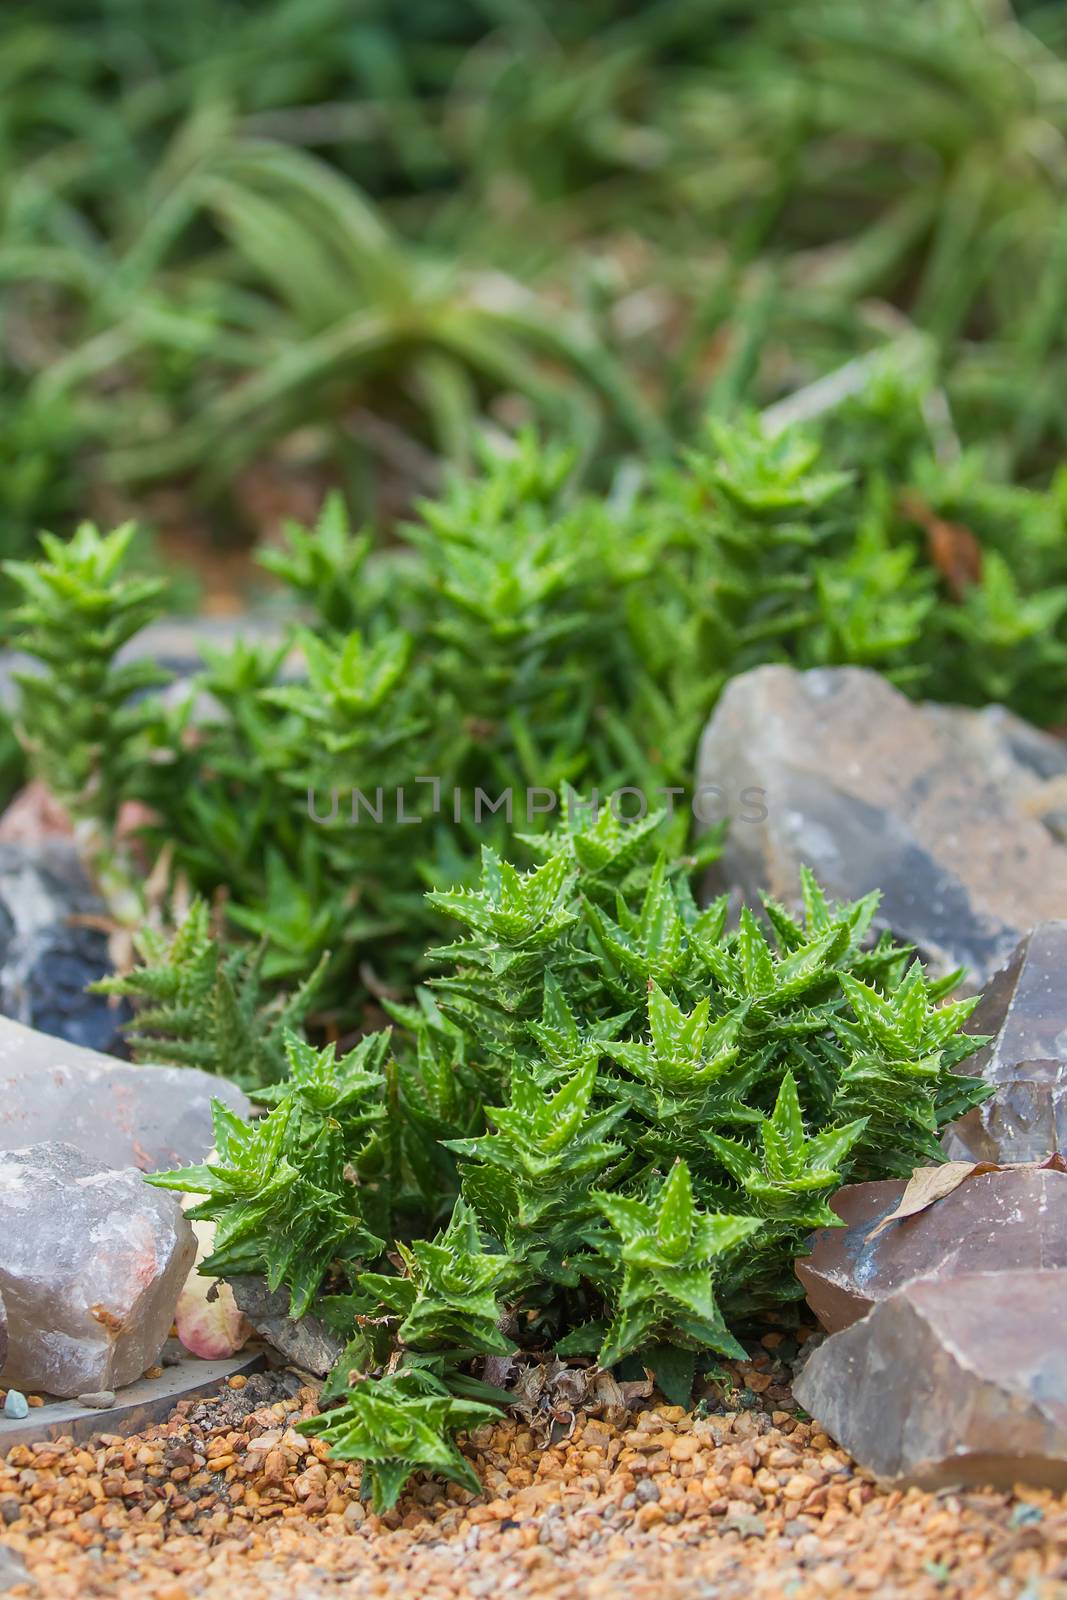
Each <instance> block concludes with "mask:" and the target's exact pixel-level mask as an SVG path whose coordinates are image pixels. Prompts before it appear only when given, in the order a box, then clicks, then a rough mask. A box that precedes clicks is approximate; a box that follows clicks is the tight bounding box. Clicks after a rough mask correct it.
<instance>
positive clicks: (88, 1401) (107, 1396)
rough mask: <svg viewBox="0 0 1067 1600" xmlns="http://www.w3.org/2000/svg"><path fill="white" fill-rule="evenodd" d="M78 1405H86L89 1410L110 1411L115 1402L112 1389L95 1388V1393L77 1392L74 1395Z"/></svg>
mask: <svg viewBox="0 0 1067 1600" xmlns="http://www.w3.org/2000/svg"><path fill="white" fill-rule="evenodd" d="M76 1399H77V1401H78V1404H79V1405H80V1406H88V1408H89V1410H90V1411H110V1410H111V1407H112V1406H113V1405H114V1404H115V1391H114V1389H97V1391H96V1392H95V1394H79V1395H77V1396H76Z"/></svg>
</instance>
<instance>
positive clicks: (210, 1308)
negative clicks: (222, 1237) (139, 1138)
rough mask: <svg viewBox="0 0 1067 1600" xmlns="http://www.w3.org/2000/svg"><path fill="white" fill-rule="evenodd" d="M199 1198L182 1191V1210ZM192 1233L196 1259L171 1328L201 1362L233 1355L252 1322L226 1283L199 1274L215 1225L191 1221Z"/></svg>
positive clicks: (211, 1248) (210, 1249) (212, 1242)
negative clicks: (239, 1306)
mask: <svg viewBox="0 0 1067 1600" xmlns="http://www.w3.org/2000/svg"><path fill="white" fill-rule="evenodd" d="M199 1198H200V1197H199V1195H192V1194H183V1195H182V1197H181V1205H182V1210H183V1211H186V1212H188V1211H189V1210H190V1209H191V1208H192V1207H193V1206H195V1205H196V1203H197V1201H198V1199H199ZM193 1234H194V1236H195V1238H196V1260H195V1262H194V1263H193V1269H192V1271H191V1272H190V1274H189V1276H188V1277H187V1278H186V1280H185V1284H184V1286H183V1288H182V1292H181V1294H180V1295H179V1296H178V1304H177V1305H176V1306H175V1308H174V1328H175V1331H176V1333H177V1335H178V1338H179V1339H180V1340H181V1342H182V1344H183V1345H184V1346H185V1348H186V1350H188V1351H190V1352H191V1353H192V1354H193V1355H194V1356H200V1357H201V1358H202V1360H204V1361H221V1360H223V1359H224V1358H225V1357H226V1356H232V1355H236V1353H237V1351H238V1350H240V1349H241V1347H242V1346H243V1345H245V1344H247V1343H248V1340H249V1339H250V1338H251V1336H252V1324H251V1323H250V1322H249V1321H248V1319H247V1317H245V1315H244V1313H243V1312H242V1311H241V1310H240V1309H239V1308H238V1305H237V1301H236V1300H235V1299H234V1297H233V1290H232V1289H231V1288H230V1285H229V1284H228V1283H226V1282H224V1281H223V1279H221V1278H212V1277H210V1276H208V1277H205V1276H203V1275H202V1274H201V1273H200V1270H199V1268H200V1264H201V1262H203V1261H206V1260H207V1258H208V1256H210V1255H211V1254H212V1253H213V1251H214V1249H215V1224H214V1223H213V1222H204V1221H199V1222H194V1223H193Z"/></svg>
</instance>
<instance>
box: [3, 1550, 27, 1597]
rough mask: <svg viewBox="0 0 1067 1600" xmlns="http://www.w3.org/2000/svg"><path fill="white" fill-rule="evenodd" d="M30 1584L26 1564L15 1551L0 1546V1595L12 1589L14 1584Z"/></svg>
mask: <svg viewBox="0 0 1067 1600" xmlns="http://www.w3.org/2000/svg"><path fill="white" fill-rule="evenodd" d="M30 1582H32V1580H31V1578H30V1574H29V1572H28V1571H27V1570H26V1563H25V1562H24V1561H23V1559H22V1557H21V1556H20V1555H19V1553H18V1551H17V1550H12V1549H10V1547H9V1546H7V1545H0V1593H3V1591H4V1590H6V1589H14V1588H15V1586H16V1584H20V1583H30Z"/></svg>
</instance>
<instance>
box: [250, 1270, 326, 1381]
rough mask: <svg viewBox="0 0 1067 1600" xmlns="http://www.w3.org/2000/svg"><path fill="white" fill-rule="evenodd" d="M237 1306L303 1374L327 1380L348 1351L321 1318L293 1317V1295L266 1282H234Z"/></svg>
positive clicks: (269, 1342) (265, 1338) (268, 1342)
mask: <svg viewBox="0 0 1067 1600" xmlns="http://www.w3.org/2000/svg"><path fill="white" fill-rule="evenodd" d="M228 1282H229V1285H230V1288H231V1289H232V1290H233V1297H234V1299H235V1300H236V1301H237V1305H238V1307H239V1309H240V1310H241V1311H243V1312H244V1314H245V1316H246V1317H247V1318H248V1320H249V1322H250V1323H251V1324H252V1326H253V1328H254V1329H255V1331H256V1332H257V1333H258V1334H259V1336H260V1338H261V1339H263V1340H264V1342H265V1343H266V1344H269V1345H270V1346H271V1348H272V1349H273V1350H277V1352H278V1354H279V1355H282V1356H284V1357H285V1359H286V1361H288V1362H289V1363H290V1365H291V1366H294V1367H299V1368H300V1370H301V1372H310V1373H311V1374H312V1375H313V1376H314V1377H316V1378H325V1377H326V1375H327V1373H329V1372H331V1371H332V1369H333V1367H334V1366H335V1365H336V1363H337V1359H338V1357H339V1356H340V1354H341V1351H342V1349H343V1348H344V1347H343V1345H342V1343H341V1341H340V1339H338V1338H337V1337H336V1336H335V1335H334V1334H332V1333H331V1332H330V1330H329V1329H328V1328H327V1327H326V1326H325V1324H324V1323H322V1322H320V1321H319V1319H318V1317H314V1316H306V1317H301V1318H300V1320H299V1322H294V1320H293V1318H292V1317H291V1316H290V1315H289V1292H288V1290H285V1289H273V1290H272V1289H268V1288H267V1284H266V1280H265V1279H263V1278H252V1277H248V1278H230V1279H228Z"/></svg>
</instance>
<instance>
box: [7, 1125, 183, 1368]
mask: <svg viewBox="0 0 1067 1600" xmlns="http://www.w3.org/2000/svg"><path fill="white" fill-rule="evenodd" d="M0 1239H3V1241H4V1243H3V1249H2V1250H0V1294H2V1295H3V1298H4V1303H5V1305H6V1307H7V1322H8V1350H7V1356H6V1359H5V1361H4V1364H3V1366H2V1367H0V1383H3V1385H4V1386H5V1387H9V1386H10V1387H15V1388H19V1389H25V1390H45V1391H46V1392H48V1393H50V1394H55V1395H59V1396H62V1397H64V1398H70V1397H71V1396H74V1395H79V1394H84V1393H87V1392H92V1391H99V1390H102V1389H116V1388H119V1387H120V1386H121V1385H122V1384H125V1383H131V1382H133V1380H134V1379H135V1378H139V1377H140V1376H141V1374H142V1373H143V1372H144V1371H145V1369H146V1368H147V1367H150V1366H152V1365H153V1363H154V1362H155V1360H156V1357H157V1356H158V1355H159V1352H160V1350H161V1349H162V1346H163V1341H164V1339H165V1338H166V1337H167V1334H168V1332H169V1331H170V1325H171V1322H172V1320H173V1317H174V1307H175V1305H176V1304H177V1300H178V1295H179V1293H180V1291H181V1287H182V1284H183V1283H184V1282H185V1278H186V1276H187V1274H188V1272H189V1268H190V1267H191V1265H192V1263H193V1258H194V1256H195V1253H196V1246H195V1243H194V1240H193V1231H192V1228H191V1227H190V1226H189V1223H188V1222H187V1220H186V1218H185V1216H184V1215H183V1213H182V1209H181V1206H180V1205H179V1204H178V1201H177V1199H176V1198H175V1197H174V1196H173V1195H171V1194H166V1193H164V1192H162V1191H161V1190H157V1189H151V1188H149V1186H148V1185H147V1184H146V1183H145V1181H144V1178H143V1176H142V1174H141V1173H140V1172H137V1171H136V1170H134V1169H132V1168H126V1169H124V1170H122V1171H116V1170H113V1169H109V1168H108V1167H107V1166H106V1164H105V1163H104V1162H103V1161H101V1160H100V1159H99V1158H97V1157H90V1156H87V1155H84V1154H83V1153H82V1152H81V1151H80V1150H77V1149H75V1147H74V1146H73V1145H69V1144H59V1143H55V1142H52V1143H46V1144H37V1145H32V1146H30V1147H29V1148H27V1149H25V1150H9V1151H7V1152H5V1153H3V1154H0Z"/></svg>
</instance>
